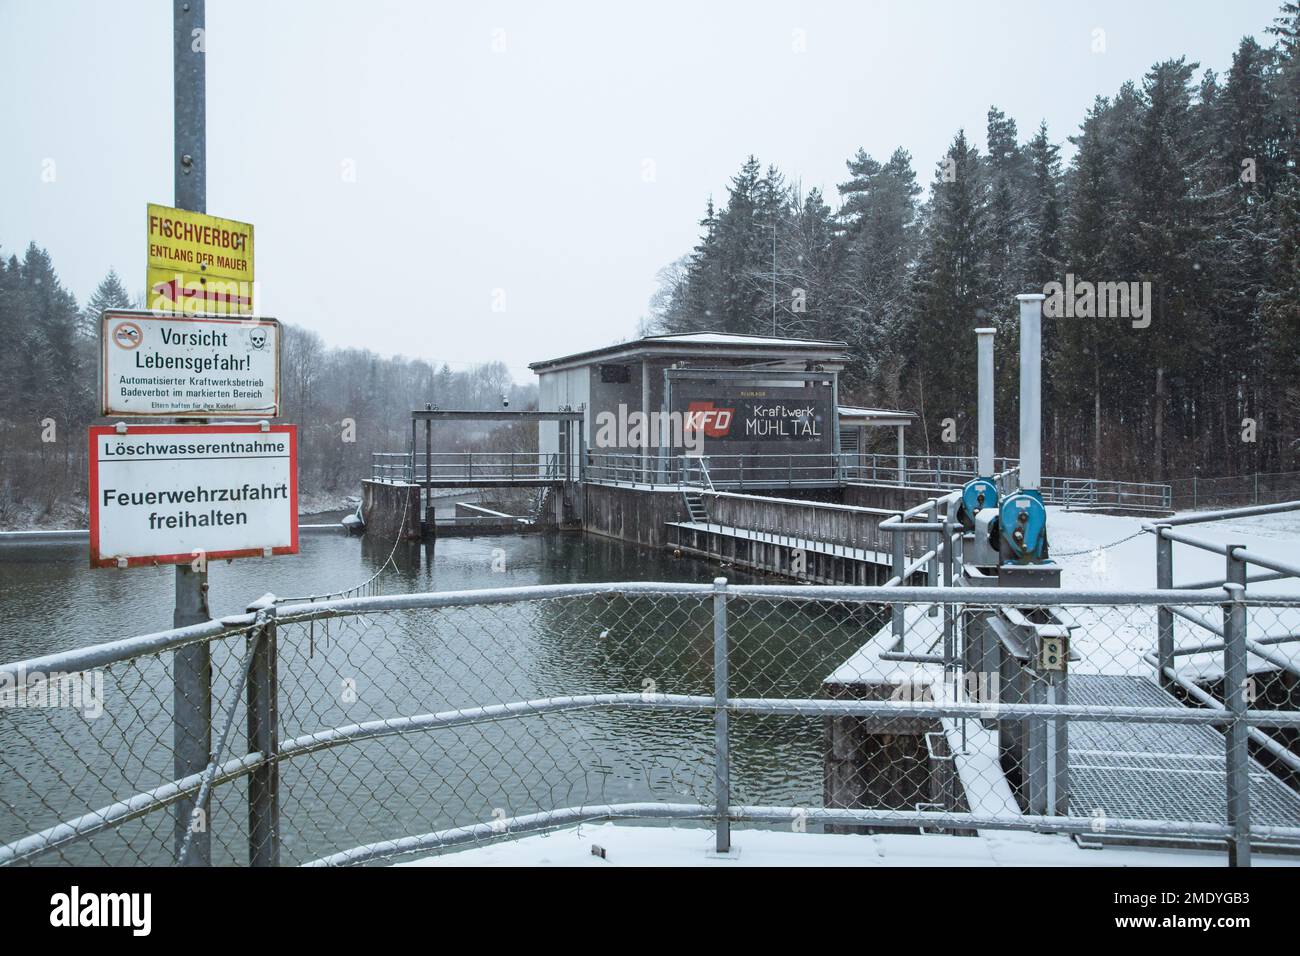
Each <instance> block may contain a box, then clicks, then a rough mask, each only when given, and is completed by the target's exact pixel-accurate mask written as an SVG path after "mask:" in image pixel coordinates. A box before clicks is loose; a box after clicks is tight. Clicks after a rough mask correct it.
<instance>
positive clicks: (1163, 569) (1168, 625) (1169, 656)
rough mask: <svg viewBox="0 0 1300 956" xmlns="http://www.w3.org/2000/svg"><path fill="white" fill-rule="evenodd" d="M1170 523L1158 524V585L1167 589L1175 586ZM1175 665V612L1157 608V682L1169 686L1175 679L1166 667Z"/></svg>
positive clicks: (1165, 608) (1162, 685) (1162, 607)
mask: <svg viewBox="0 0 1300 956" xmlns="http://www.w3.org/2000/svg"><path fill="white" fill-rule="evenodd" d="M1168 527H1169V526H1168V525H1163V524H1161V525H1156V587H1157V588H1158V589H1160V590H1162V591H1167V590H1169V589H1170V588H1172V587H1173V586H1174V543H1173V542H1172V541H1171V540H1169V539H1168V538H1166V537H1165V529H1166V528H1168ZM1173 666H1174V612H1173V611H1171V610H1170V609H1169V608H1167V607H1165V606H1164V605H1161V606H1160V607H1158V608H1156V683H1157V684H1159V685H1160V686H1161V687H1165V688H1168V687H1170V686H1171V685H1172V684H1173V681H1172V680H1171V679H1170V678H1169V677H1168V676H1167V675H1166V674H1165V669H1166V668H1170V669H1172V668H1173Z"/></svg>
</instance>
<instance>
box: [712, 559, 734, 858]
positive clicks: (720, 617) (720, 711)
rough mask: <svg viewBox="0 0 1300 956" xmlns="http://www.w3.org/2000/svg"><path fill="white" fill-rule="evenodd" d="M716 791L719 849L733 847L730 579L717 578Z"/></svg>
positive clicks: (714, 627) (723, 850)
mask: <svg viewBox="0 0 1300 956" xmlns="http://www.w3.org/2000/svg"><path fill="white" fill-rule="evenodd" d="M713 739H714V764H713V791H714V795H715V797H716V800H717V806H716V813H717V826H716V829H715V835H716V837H717V840H716V843H715V848H716V850H717V852H719V853H726V852H728V851H729V850H730V849H731V819H730V817H729V814H730V811H731V806H730V805H731V754H730V751H729V749H728V740H727V579H726V578H714V579H713Z"/></svg>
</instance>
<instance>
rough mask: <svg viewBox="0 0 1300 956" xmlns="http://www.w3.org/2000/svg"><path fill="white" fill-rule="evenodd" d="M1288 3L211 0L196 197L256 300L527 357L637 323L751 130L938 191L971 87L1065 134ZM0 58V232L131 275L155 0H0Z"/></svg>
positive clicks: (835, 168) (827, 177)
mask: <svg viewBox="0 0 1300 956" xmlns="http://www.w3.org/2000/svg"><path fill="white" fill-rule="evenodd" d="M1277 7H1278V3H1277V2H1276V0H1232V2H1224V3H1210V2H1186V0H1183V2H1166V0H1159V2H1156V0H1142V2H1134V0H1121V2H1092V3H1087V2H1074V3H1068V4H1066V3H1046V2H1043V3H1032V2H1017V3H1012V2H1003V3H984V4H978V3H969V2H897V3H850V2H848V0H842V2H835V3H830V2H826V3H777V2H772V3H754V2H746V3H741V2H735V3H722V2H717V3H704V2H700V0H695V2H685V3H678V2H667V0H656V2H654V3H637V4H631V3H610V2H605V3H577V2H573V3H545V4H544V3H537V2H533V3H478V2H473V3H471V2H469V0H465V2H459V3H437V4H434V3H414V2H411V3H398V2H384V3H374V2H367V3H361V2H354V3H323V2H306V0H304V2H287V0H277V2H266V0H260V2H259V0H208V10H207V18H208V30H209V36H208V148H209V152H208V161H209V172H208V210H209V211H210V212H211V213H213V214H214V215H219V216H225V217H228V218H232V219H240V220H244V221H248V222H252V223H253V224H254V225H255V228H256V256H257V262H256V268H257V276H258V280H259V283H260V288H259V294H260V298H259V300H258V303H257V305H258V311H259V312H260V313H262V314H265V315H272V316H276V317H278V318H280V319H283V320H285V321H289V322H294V323H297V324H300V325H303V326H307V327H309V328H313V329H316V330H317V331H319V332H320V333H321V335H322V336H323V337H324V338H325V340H326V341H327V342H328V343H329V344H331V345H341V346H359V347H368V348H372V349H374V350H376V351H378V352H381V353H384V354H393V353H402V354H405V355H410V356H419V357H422V358H426V359H430V360H433V361H436V362H441V361H444V360H446V361H450V362H452V363H453V364H454V365H457V366H458V367H459V366H461V365H463V364H466V363H471V362H477V361H486V360H490V359H497V358H499V359H502V360H504V361H506V362H507V363H508V364H509V365H510V366H511V367H512V371H513V374H514V376H515V378H516V379H517V380H519V381H528V380H529V379H530V374H529V373H528V371H527V368H526V365H527V363H528V362H529V361H533V360H537V359H541V358H549V357H553V356H555V355H559V354H563V353H565V352H569V351H574V350H577V349H579V348H585V347H591V346H596V345H601V344H605V343H608V342H611V341H615V340H617V339H620V338H624V337H627V336H630V335H631V334H632V333H633V332H634V331H635V327H636V322H637V319H638V318H639V317H641V316H642V315H643V314H644V313H645V311H646V301H647V299H648V297H649V296H650V294H651V292H652V291H653V290H654V286H655V283H654V276H655V272H656V271H657V270H658V269H659V268H660V267H661V266H663V265H665V264H666V263H668V262H670V261H671V260H673V259H675V258H677V257H678V256H680V255H682V254H683V253H685V252H687V251H689V250H690V248H691V247H692V246H693V245H694V243H695V241H696V239H697V236H698V227H697V225H696V222H697V220H698V219H699V218H700V217H701V215H702V213H703V210H704V204H705V201H706V199H707V198H708V196H709V194H710V193H712V194H713V195H714V196H715V197H718V198H721V197H722V196H724V195H725V186H726V183H727V180H728V179H729V178H730V176H732V175H733V174H734V173H735V172H736V170H737V169H738V168H739V166H740V164H741V163H742V162H743V160H744V159H745V157H746V156H747V155H748V154H749V153H751V152H752V153H754V154H756V155H757V156H758V157H759V159H760V160H761V161H762V162H763V163H764V164H767V163H775V164H776V165H778V166H779V167H780V168H781V169H782V171H783V172H785V173H786V174H787V176H790V177H792V178H798V179H800V180H802V182H803V184H804V186H805V188H810V187H813V186H818V187H820V188H822V189H823V191H825V192H826V193H827V194H828V201H830V202H831V203H832V205H834V204H835V201H836V200H835V198H834V196H835V189H834V187H835V184H836V183H837V182H839V181H841V180H842V179H843V178H844V161H845V159H847V158H848V157H849V156H850V155H852V153H853V152H854V151H855V150H856V149H857V148H858V147H859V146H862V147H864V148H865V149H866V150H867V151H868V152H870V153H872V154H873V155H875V156H876V157H877V158H881V159H883V158H885V157H887V156H888V154H889V153H890V152H891V151H892V150H893V149H894V147H895V146H897V145H902V146H903V147H905V148H907V149H908V150H910V151H911V152H912V154H913V159H914V163H915V165H916V168H917V170H918V175H919V177H920V179H921V181H922V183H924V184H925V185H926V186H927V187H928V185H929V182H930V178H931V175H932V170H933V164H934V163H935V162H936V161H937V160H938V158H939V157H940V155H941V154H942V152H943V150H944V149H945V148H946V146H947V144H948V142H949V141H950V140H951V138H952V136H953V134H954V133H955V131H956V130H957V128H958V127H962V126H964V127H966V129H967V130H968V131H970V132H971V133H972V134H973V135H974V137H975V139H976V141H977V142H978V143H980V144H981V146H982V144H983V129H984V119H985V112H986V110H987V109H988V107H989V105H990V104H996V105H997V106H999V107H1000V108H1001V109H1003V110H1004V111H1005V112H1007V113H1008V114H1009V115H1010V116H1012V117H1014V118H1015V119H1016V121H1017V123H1018V124H1019V126H1020V130H1021V134H1022V138H1024V136H1026V135H1027V134H1028V133H1029V132H1030V131H1032V129H1033V127H1035V126H1036V125H1037V123H1038V121H1039V119H1046V120H1047V121H1048V124H1049V127H1050V132H1051V135H1052V137H1053V139H1054V140H1055V141H1057V142H1060V143H1062V144H1063V145H1066V146H1067V150H1068V144H1065V138H1066V137H1067V136H1068V135H1070V134H1071V133H1073V132H1075V130H1076V126H1077V124H1078V122H1079V121H1080V120H1081V118H1082V116H1083V113H1084V111H1085V110H1086V109H1087V107H1088V106H1089V105H1090V103H1091V102H1092V99H1093V97H1094V96H1095V95H1096V94H1098V93H1100V94H1104V95H1110V94H1112V93H1113V92H1114V91H1115V90H1116V89H1117V88H1118V87H1119V86H1120V84H1121V83H1123V82H1124V81H1125V80H1128V79H1135V80H1136V79H1139V78H1140V77H1141V75H1142V73H1143V72H1144V71H1145V70H1146V69H1147V68H1148V67H1149V66H1150V65H1151V64H1152V63H1153V62H1155V61H1157V60H1159V59H1163V58H1166V57H1169V56H1177V55H1182V54H1186V55H1188V57H1189V58H1190V59H1192V60H1196V61H1199V62H1200V63H1201V65H1202V68H1205V67H1211V68H1213V69H1215V70H1218V71H1221V72H1222V71H1223V70H1226V69H1227V67H1228V66H1229V65H1230V64H1231V57H1232V52H1233V50H1234V49H1235V47H1236V45H1237V42H1238V41H1239V40H1240V38H1241V37H1242V36H1243V35H1246V34H1252V35H1255V36H1257V37H1259V38H1260V39H1261V41H1262V42H1264V41H1266V37H1265V36H1264V30H1265V28H1266V27H1267V26H1268V25H1269V24H1270V23H1271V22H1272V20H1273V18H1274V16H1275V14H1276V12H1277ZM1096 28H1100V29H1102V30H1104V31H1105V45H1106V50H1105V52H1104V53H1094V52H1092V44H1093V31H1094V29H1096ZM497 31H502V32H497ZM795 31H803V33H802V34H796V32H795ZM800 36H802V37H804V38H805V41H804V42H805V43H806V50H805V52H796V47H797V46H798V41H799V38H800ZM502 40H504V45H505V50H504V52H496V51H494V43H495V45H497V46H500V44H501V42H502ZM0 76H2V77H3V79H4V82H3V84H0V91H2V92H3V98H2V99H0V129H3V131H4V133H3V142H4V145H3V148H0V252H3V253H4V254H5V255H6V256H7V255H8V254H10V253H13V252H21V251H22V248H23V247H24V246H25V245H26V244H27V242H28V241H29V240H33V239H34V240H35V241H36V242H37V243H39V244H40V245H43V246H45V247H46V248H48V249H49V250H50V252H51V254H52V255H53V257H54V261H55V265H56V267H57V268H58V269H59V271H60V274H61V275H62V277H63V279H64V281H65V282H66V283H67V285H68V286H69V287H70V288H71V290H72V291H73V292H74V293H75V294H76V295H77V297H78V299H79V300H80V301H83V302H84V300H85V298H86V297H87V296H88V295H89V293H90V291H91V290H92V289H93V288H94V285H95V284H96V282H98V280H99V279H100V278H102V276H103V275H104V273H106V272H107V271H108V269H109V267H110V266H111V267H114V268H116V269H117V270H118V272H119V273H120V274H121V275H122V276H123V278H124V279H125V280H126V281H127V283H128V286H129V288H131V290H132V291H133V292H135V291H142V290H143V288H144V283H145V274H144V273H145V204H146V203H147V202H150V201H154V202H161V203H166V204H170V203H171V201H172V188H171V183H172V173H171V91H170V84H171V4H170V3H169V2H167V0H132V2H117V3H108V2H93V0H81V2H74V0H45V2H35V0H0ZM47 160H53V162H54V165H53V170H54V175H55V179H54V181H53V182H43V181H42V170H43V169H48V168H49V167H48V166H47V165H44V164H45V163H46V161H47ZM646 160H651V161H652V162H653V172H654V180H653V181H652V182H646V181H645V178H644V172H645V170H646V168H647V167H646V163H645V161H646ZM345 163H351V164H352V165H351V167H349V168H351V169H353V170H355V182H347V181H345V177H344V175H343V172H344V169H345V165H344V164H345ZM496 289H501V290H504V293H505V300H504V301H505V311H504V312H494V311H493V308H492V306H493V291H494V290H496Z"/></svg>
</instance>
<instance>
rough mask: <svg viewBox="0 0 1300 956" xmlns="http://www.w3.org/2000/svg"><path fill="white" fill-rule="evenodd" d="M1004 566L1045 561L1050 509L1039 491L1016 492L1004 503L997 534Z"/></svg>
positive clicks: (999, 514)
mask: <svg viewBox="0 0 1300 956" xmlns="http://www.w3.org/2000/svg"><path fill="white" fill-rule="evenodd" d="M995 534H996V535H997V539H998V553H999V554H1000V556H1001V558H1002V563H1003V564H1038V563H1040V562H1043V561H1046V560H1047V557H1048V554H1047V507H1046V506H1045V505H1044V504H1043V496H1042V495H1040V494H1039V493H1038V492H1037V491H1032V490H1026V491H1017V492H1016V493H1015V494H1013V495H1008V496H1007V497H1006V498H1004V499H1003V500H1002V505H1001V507H1000V508H999V510H998V525H997V530H996V532H995Z"/></svg>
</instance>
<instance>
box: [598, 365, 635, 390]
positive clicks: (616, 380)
mask: <svg viewBox="0 0 1300 956" xmlns="http://www.w3.org/2000/svg"><path fill="white" fill-rule="evenodd" d="M600 381H601V384H603V385H626V384H627V383H628V382H630V381H632V366H630V365H602V366H601V367H600Z"/></svg>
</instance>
